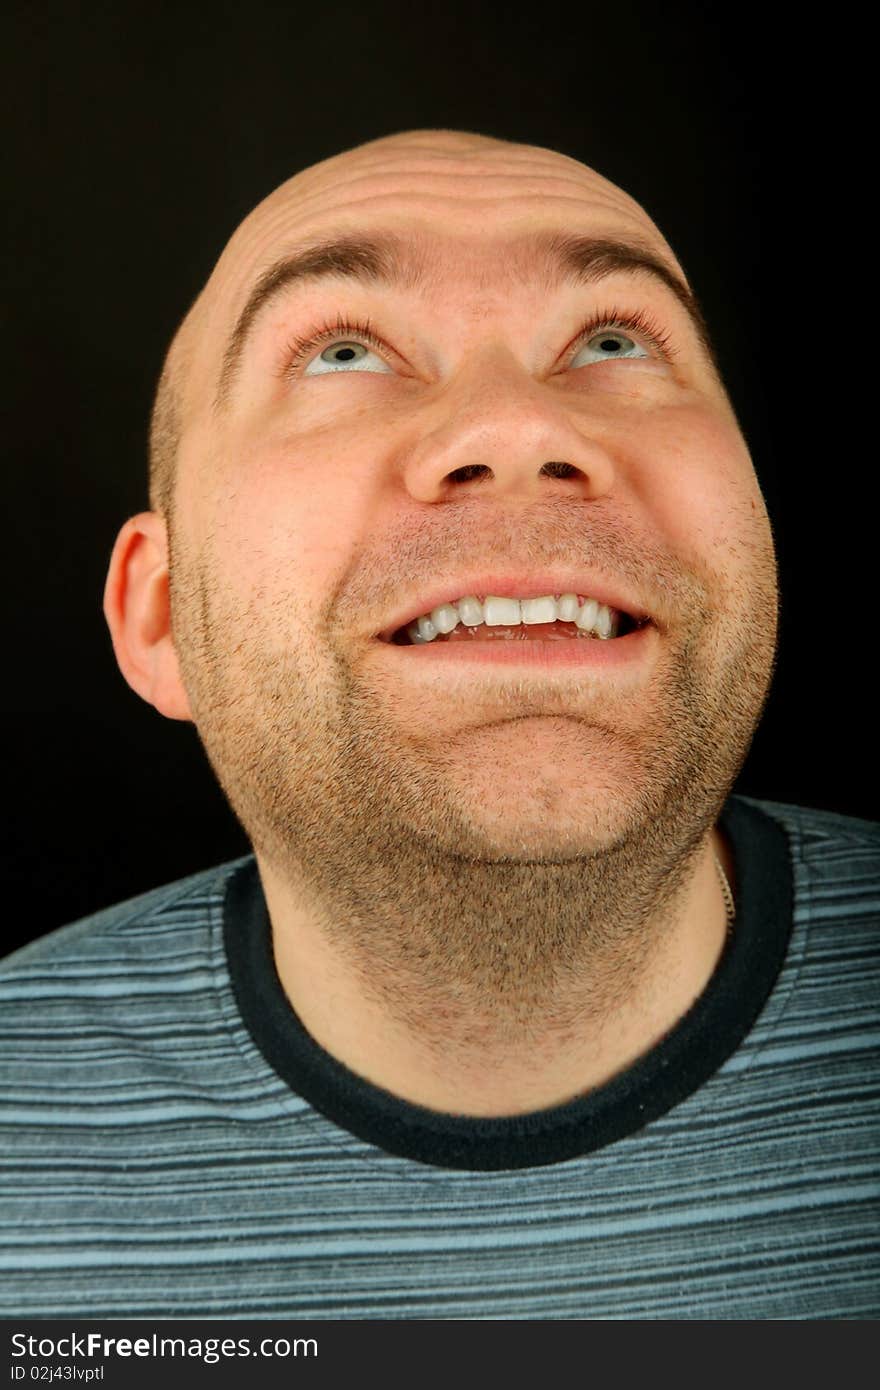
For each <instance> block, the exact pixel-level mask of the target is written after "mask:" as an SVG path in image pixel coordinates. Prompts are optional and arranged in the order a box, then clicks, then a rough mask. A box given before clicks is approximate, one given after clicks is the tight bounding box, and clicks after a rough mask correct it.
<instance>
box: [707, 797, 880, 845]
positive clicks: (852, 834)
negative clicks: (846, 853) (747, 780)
mask: <svg viewBox="0 0 880 1390" xmlns="http://www.w3.org/2000/svg"><path fill="white" fill-rule="evenodd" d="M733 800H734V801H738V802H743V803H744V804H745V805H746V806H753V807H754V808H755V809H756V810H758V811H763V812H764V814H765V815H768V816H770V817H771V818H772V819H773V820H775V821H778V822H779V823H780V824H781V825H782V826H783V827H784V828H786V829H790V830H792V831H796V832H797V833H798V835H799V836H803V837H805V838H806V839H807V840H811V841H813V842H815V843H825V844H827V843H829V842H839V843H841V844H849V843H853V844H864V845H865V846H866V847H867V848H873V849H874V851H875V852H876V851H877V848H878V847H880V821H873V820H862V819H860V818H859V817H858V816H845V815H842V814H840V813H839V812H837V811H826V810H823V809H821V808H818V807H814V806H795V805H791V804H790V803H788V802H783V801H767V800H764V799H761V798H758V797H754V796H740V795H736V796H735V797H734V798H733Z"/></svg>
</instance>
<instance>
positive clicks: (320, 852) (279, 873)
mask: <svg viewBox="0 0 880 1390" xmlns="http://www.w3.org/2000/svg"><path fill="white" fill-rule="evenodd" d="M220 574H221V571H220V567H219V566H217V565H213V564H211V563H210V562H205V561H200V562H199V563H192V562H191V561H189V560H184V559H183V558H182V557H176V559H175V562H174V563H173V564H172V577H171V587H172V612H173V614H174V637H175V645H176V648H177V651H178V656H179V659H180V663H181V669H182V673H183V678H184V684H185V686H186V689H187V692H188V695H189V699H190V704H191V707H192V711H193V717H194V720H195V723H196V727H197V729H198V733H199V737H200V739H201V741H202V743H203V746H204V748H205V751H206V753H207V756H208V759H209V761H210V763H211V765H212V767H213V769H214V772H215V774H216V776H217V778H218V780H219V782H220V784H221V786H222V787H223V790H224V792H225V793H226V796H227V798H228V800H229V802H230V804H231V806H232V808H233V810H234V812H235V814H236V815H237V817H238V819H239V820H240V822H241V824H242V826H243V827H244V829H245V831H246V833H247V835H248V837H249V839H250V841H251V843H252V845H253V847H254V850H255V851H256V853H257V856H258V858H259V859H260V862H261V864H265V865H267V866H270V867H271V871H272V873H273V875H275V876H276V878H277V879H278V880H279V881H281V882H283V883H284V884H285V886H286V887H288V888H289V891H290V893H291V894H292V901H295V902H297V903H298V904H299V905H300V907H301V908H302V909H303V910H305V911H306V912H307V914H308V916H309V918H310V920H312V921H313V922H314V923H315V925H316V927H317V928H318V929H319V930H320V931H321V932H322V933H323V934H324V936H325V938H326V940H327V941H328V942H329V943H330V945H331V947H332V949H333V950H334V951H335V952H336V953H338V955H339V958H340V959H341V960H343V961H345V963H346V965H347V967H348V968H349V969H350V970H351V971H352V972H354V974H355V975H356V977H357V979H358V981H359V984H360V987H361V988H362V990H363V991H364V994H365V996H366V997H367V998H369V999H370V1000H371V1001H372V1002H374V1003H375V1004H376V1005H377V1006H378V1007H379V1008H381V1010H382V1011H383V1013H385V1014H387V1015H388V1016H390V1017H391V1018H392V1019H394V1020H395V1021H396V1022H397V1023H398V1024H400V1026H401V1027H402V1028H403V1029H405V1030H406V1031H407V1032H408V1033H415V1034H416V1035H417V1036H419V1037H420V1038H421V1039H422V1041H423V1043H424V1045H425V1047H426V1048H427V1049H428V1050H429V1051H435V1052H436V1053H437V1055H438V1056H443V1055H446V1056H449V1055H451V1054H452V1052H454V1051H457V1050H459V1049H461V1052H462V1055H465V1054H466V1053H469V1052H472V1050H473V1049H474V1047H480V1046H485V1047H490V1046H493V1045H501V1046H504V1045H505V1044H506V1043H509V1045H510V1046H512V1047H513V1046H515V1047H516V1048H517V1049H522V1048H523V1047H528V1046H530V1045H535V1046H544V1045H547V1044H548V1042H549V1040H551V1039H552V1042H553V1045H555V1046H558V1044H559V1042H560V1041H561V1040H565V1039H566V1038H568V1037H570V1036H574V1035H575V1031H576V1028H577V1021H578V1019H579V1018H581V1017H582V1016H583V1013H584V1011H585V1010H588V1011H589V1012H590V1013H591V1015H592V1016H593V1017H594V1018H602V1017H611V1016H613V1014H614V1011H615V1009H616V1008H617V1007H618V1006H619V1004H620V1002H621V1001H623V1000H624V999H626V997H627V995H628V993H629V991H630V990H631V988H632V985H633V981H634V980H635V979H636V978H637V977H638V975H639V973H640V972H641V971H642V970H643V968H644V965H645V961H646V959H647V958H648V957H649V956H650V953H651V951H652V950H653V949H654V948H656V945H657V942H658V940H659V937H660V935H661V934H662V933H663V931H664V930H665V929H666V927H667V926H668V925H669V924H670V923H671V922H672V921H673V920H674V918H675V911H676V905H677V904H678V902H679V901H680V898H681V895H682V893H683V891H684V890H685V888H686V887H687V885H688V883H689V881H690V878H691V874H692V872H693V868H694V864H695V860H696V856H697V854H698V852H699V849H700V846H701V844H702V842H703V839H704V837H705V834H706V832H707V831H708V829H709V828H710V827H711V826H712V825H713V824H714V822H715V820H716V819H717V815H718V812H719V810H720V808H721V806H722V804H723V802H724V800H725V798H726V796H727V795H728V793H729V791H730V788H731V786H732V785H733V783H734V781H735V779H736V777H737V775H738V773H739V771H740V768H741V767H742V764H743V762H744V760H745V757H746V754H747V752H748V749H749V747H750V745H751V741H752V738H753V736H754V731H755V728H756V726H757V723H758V721H759V719H760V715H761V712H762V710H763V708H764V705H765V703H766V698H767V694H768V691H769V686H770V681H771V678H772V672H773V666H774V661H775V641H776V602H777V591H776V573H775V565H774V562H773V559H772V554H771V556H767V555H765V556H764V559H763V563H762V564H760V565H757V566H756V570H755V573H754V574H753V575H752V576H751V582H750V585H749V591H748V604H749V606H748V608H747V609H745V608H743V609H742V610H741V613H742V614H743V615H744V614H745V612H748V613H749V616H750V618H751V620H752V621H746V620H745V618H744V616H742V617H741V620H740V621H739V622H738V623H737V621H736V619H735V618H734V616H733V614H734V611H735V608H736V606H737V603H738V602H742V600H743V598H744V597H745V596H744V595H740V596H739V599H738V600H737V599H736V598H735V597H733V596H728V602H727V604H726V605H723V611H722V612H719V611H718V610H713V609H712V608H711V606H709V605H707V604H705V603H703V604H700V603H694V605H693V606H692V608H691V610H690V612H689V615H688V618H687V620H686V621H684V622H683V625H682V629H681V631H680V633H679V634H678V637H677V640H673V639H672V638H670V639H669V645H668V649H667V652H666V663H665V666H664V676H663V680H662V682H661V684H660V685H659V686H658V687H657V693H658V698H657V699H655V701H654V705H653V711H654V717H653V719H652V721H651V724H650V725H649V726H648V727H646V728H645V729H644V730H643V731H639V732H635V731H633V730H629V731H628V732H625V731H621V730H620V729H619V728H618V729H615V728H612V727H606V728H605V729H604V730H603V729H602V728H601V727H598V726H597V725H596V723H595V722H593V723H591V724H590V725H589V727H587V726H586V725H585V724H584V722H583V721H582V720H578V719H577V718H572V717H569V716H564V715H561V714H554V717H555V718H556V719H557V720H558V721H559V725H560V727H559V739H560V744H559V746H560V747H563V746H565V747H570V748H572V749H576V748H577V743H578V740H579V739H580V740H583V741H584V743H585V744H586V743H587V741H588V746H589V748H590V750H592V751H594V752H595V751H597V750H598V751H600V752H601V750H602V749H604V750H605V752H606V754H607V774H608V775H607V779H606V780H604V781H601V779H600V783H599V784H598V788H597V783H596V782H595V781H594V782H593V783H592V788H593V790H592V793H591V798H590V796H587V795H586V793H585V794H584V797H585V799H584V800H583V801H582V802H581V803H579V804H578V805H577V806H576V807H575V808H574V809H575V811H576V815H574V816H571V815H570V816H569V824H568V825H567V826H564V825H562V824H561V823H560V827H559V841H558V849H557V851H556V852H555V853H554V852H552V850H551V847H550V843H549V840H545V843H544V844H543V845H542V847H541V853H540V855H538V856H536V857H531V855H530V852H529V849H528V844H527V837H526V840H523V839H522V837H520V840H519V842H518V843H519V847H518V848H517V847H516V846H517V837H516V830H515V822H516V807H515V806H514V805H511V806H510V808H509V813H508V818H507V819H505V818H500V817H496V818H495V820H494V822H487V820H486V818H485V817H481V815H480V805H481V799H480V796H478V795H477V792H476V790H475V788H474V787H473V786H471V785H470V784H469V781H468V776H467V770H466V764H464V763H463V762H462V760H461V759H456V757H455V756H454V753H450V752H449V751H448V750H447V751H446V752H443V751H439V752H438V751H437V750H436V748H435V749H434V750H433V751H432V750H431V747H430V744H429V741H423V742H422V743H421V745H420V746H419V747H418V749H416V748H415V745H414V744H413V743H412V742H411V741H410V742H407V743H404V741H402V739H401V737H400V731H399V727H398V726H396V725H395V724H394V722H393V721H390V720H389V719H388V718H387V706H385V707H383V705H382V703H381V702H378V703H377V701H376V698H375V692H374V691H372V690H371V688H370V685H369V683H368V682H367V681H365V680H364V679H363V678H362V677H360V676H358V675H357V674H356V672H355V670H354V669H353V667H352V665H351V663H350V662H349V661H348V659H347V657H346V654H345V651H344V649H343V648H342V647H339V646H335V647H334V646H333V645H330V644H328V645H327V646H324V647H322V648H321V649H320V651H318V650H317V648H316V646H314V647H313V646H311V645H308V646H302V647H298V648H297V647H293V646H291V645H285V646H282V647H280V648H279V647H278V645H277V638H275V639H274V645H273V636H272V634H273V632H278V631H283V630H284V624H283V622H282V623H280V624H279V626H277V627H275V626H274V625H273V622H272V611H273V606H274V604H269V605H268V606H263V607H259V608H257V607H256V606H254V607H253V608H251V609H250V610H249V611H244V608H243V605H242V603H241V600H236V598H235V596H234V595H233V594H232V593H230V592H228V591H227V590H226V589H225V587H224V585H223V583H222V580H221V578H220ZM275 602H277V603H278V613H279V616H280V615H281V613H282V610H283V609H284V610H286V612H287V613H288V614H289V612H290V608H289V605H288V603H287V602H285V603H284V604H283V605H282V603H281V602H280V601H278V600H276V601H275ZM233 653H234V654H235V655H234V657H233V655H232V654H233ZM528 690H529V685H528V681H524V682H523V684H522V689H521V690H520V692H519V693H520V695H521V696H523V695H524V696H526V698H527V697H528ZM512 717H513V715H512V714H511V718H512ZM507 727H508V729H511V728H516V727H517V726H516V725H508V726H507ZM520 727H522V728H526V729H527V728H528V722H527V721H526V722H525V723H524V724H521V725H520ZM516 736H517V737H518V736H519V734H518V733H517V735H516ZM543 736H544V735H543V734H542V737H543ZM476 765H477V766H478V765H480V764H479V759H478V760H477V764H476ZM483 772H484V773H485V766H484V765H483ZM621 787H626V794H625V797H623V798H621V796H620V791H621ZM468 793H469V794H468ZM562 799H563V801H564V800H565V798H564V797H563V798H562ZM560 804H561V803H560ZM566 804H568V803H566ZM533 812H534V806H532V808H531V809H530V812H529V814H533ZM572 821H575V822H576V825H577V827H578V829H577V832H576V831H575V830H574V829H573V826H572ZM492 824H494V827H495V829H494V831H493V829H492ZM508 832H509V833H508ZM499 836H500V842H499ZM551 838H552V836H551Z"/></svg>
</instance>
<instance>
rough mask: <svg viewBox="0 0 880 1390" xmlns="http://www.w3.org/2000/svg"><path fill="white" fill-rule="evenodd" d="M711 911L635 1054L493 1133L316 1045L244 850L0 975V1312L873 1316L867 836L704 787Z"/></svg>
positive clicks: (53, 941)
mask: <svg viewBox="0 0 880 1390" xmlns="http://www.w3.org/2000/svg"><path fill="white" fill-rule="evenodd" d="M721 824H722V826H723V828H724V829H725V831H726V832H727V835H728V837H729V841H730V843H731V846H732V849H733V853H734V858H735V862H736V878H737V890H738V902H737V919H736V928H735V931H734V933H733V935H732V938H731V941H730V944H729V946H728V948H727V950H726V952H725V954H724V956H723V957H722V959H721V961H720V963H719V966H718V968H717V970H716V972H715V974H714V975H713V978H712V980H711V981H710V982H709V984H708V986H707V988H706V990H705V992H704V994H703V995H702V996H701V997H700V999H699V1000H698V1001H697V1002H696V1004H695V1005H694V1007H693V1008H692V1009H691V1010H690V1011H689V1012H688V1014H687V1015H686V1016H685V1017H684V1018H683V1019H682V1020H681V1021H680V1022H679V1024H678V1025H677V1026H676V1027H675V1028H674V1029H673V1030H672V1031H671V1032H670V1033H669V1034H668V1035H667V1036H666V1037H665V1038H664V1039H663V1040H662V1042H661V1043H660V1044H658V1046H657V1047H655V1048H654V1049H653V1050H652V1051H651V1052H650V1053H649V1054H648V1055H647V1056H646V1057H644V1058H642V1059H641V1060H640V1061H639V1062H638V1063H637V1064H636V1065H635V1066H633V1067H631V1068H629V1069H628V1070H627V1071H625V1072H624V1073H622V1074H621V1075H619V1076H617V1077H615V1078H614V1079H613V1080H612V1081H611V1082H609V1083H608V1084H607V1085H606V1086H602V1087H600V1088H598V1089H597V1090H594V1091H593V1092H591V1093H589V1094H588V1095H586V1096H583V1097H581V1098H579V1099H578V1100H576V1101H573V1102H571V1103H570V1104H568V1105H564V1106H558V1107H555V1108H553V1109H552V1110H544V1111H540V1112H536V1113H535V1114H532V1115H523V1116H515V1117H507V1118H501V1119H473V1118H467V1117H463V1116H446V1115H440V1114H438V1113H436V1112H433V1111H430V1110H426V1109H423V1108H421V1107H419V1106H415V1105H410V1104H408V1103H407V1102H404V1101H401V1100H399V1099H398V1098H396V1097H394V1096H392V1095H390V1094H389V1093H387V1092H385V1091H383V1090H381V1089H379V1088H377V1087H375V1086H372V1085H371V1084H370V1083H368V1082H366V1081H364V1080H363V1079H361V1078H359V1077H357V1076H355V1075H354V1073H352V1072H351V1071H349V1070H348V1069H347V1068H346V1067H344V1066H343V1065H342V1064H341V1063H339V1062H337V1061H335V1060H334V1059H333V1058H331V1057H330V1056H328V1054H327V1053H326V1052H324V1051H323V1049H321V1048H320V1047H319V1046H318V1045H317V1044H316V1043H315V1042H314V1041H313V1040H312V1039H311V1038H310V1037H309V1036H308V1034H307V1033H306V1032H305V1030H304V1029H303V1028H302V1026H301V1025H300V1024H299V1022H298V1020H297V1019H296V1017H295V1016H294V1014H293V1012H292V1010H291V1008H290V1005H289V1004H288V1002H287V1000H286V998H285V996H284V994H283V991H282V990H281V986H280V983H279V981H278V979H277V976H276V975H275V972H274V965H273V962H272V952H271V942H270V928H269V923H268V916H267V913H266V906H265V900H264V898H263V895H262V890H261V887H260V882H259V875H258V874H257V872H256V867H255V863H254V860H253V857H252V856H247V857H245V858H243V859H239V860H236V861H233V862H232V863H227V864H222V865H219V866H218V867H217V868H214V869H211V870H208V871H205V872H203V873H199V874H196V875H194V876H192V877H190V878H188V879H185V880H182V881H180V882H177V883H173V884H170V885H168V886H166V887H164V888H160V889H157V890H156V891H154V892H152V893H148V894H145V895H143V896H141V897H138V898H136V899H134V900H132V901H130V902H127V903H124V904H121V905H117V906H114V907H112V908H110V909H108V910H106V911H104V912H100V913H97V914H96V915H94V916H92V917H90V918H87V919H85V920H84V921H81V922H78V923H75V924H74V925H72V926H69V927H65V928H63V929H61V930H59V931H57V932H53V933H51V934H50V935H49V936H47V937H44V938H43V939H42V940H40V941H37V942H35V943H34V944H32V945H31V946H29V947H26V948H25V949H24V950H22V951H19V952H17V953H16V954H15V955H13V956H11V957H9V958H8V959H7V960H6V961H5V962H4V963H3V965H2V967H0V1001H2V1011H0V1018H2V1023H0V1067H2V1099H0V1135H2V1171H3V1176H2V1179H0V1271H2V1273H0V1316H3V1317H7V1318H8V1317H43V1318H48V1317H68V1318H99V1317H106V1318H154V1319H155V1318H222V1319H236V1318H241V1319H245V1318H247V1319H250V1318H340V1317H341V1318H370V1319H399V1318H469V1319H495V1318H515V1319H552V1318H581V1319H636V1318H661V1319H716V1318H723V1319H730V1318H740V1319H746V1318H748V1319H751V1318H761V1319H763V1318H771V1319H780V1318H784V1319H816V1318H847V1319H854V1318H868V1317H876V1316H877V1315H878V1313H880V1254H878V1251H880V1241H878V1228H880V1222H878V1215H880V1178H878V1168H880V1164H878V1150H880V1113H878V1111H880V1106H878V1089H880V1088H878V1069H877V1055H878V1041H880V1017H878V1015H880V1004H878V996H880V989H878V984H880V939H878V938H880V826H878V825H877V824H875V823H873V822H869V821H864V820H857V819H855V818H852V817H846V816H840V815H835V814H833V813H831V812H826V811H819V810H812V809H807V808H803V807H795V806H789V805H782V804H780V803H776V802H768V801H759V800H756V799H754V798H750V797H743V796H731V797H730V798H729V799H728V801H727V803H726V805H725V807H724V809H723V812H722V815H721Z"/></svg>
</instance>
